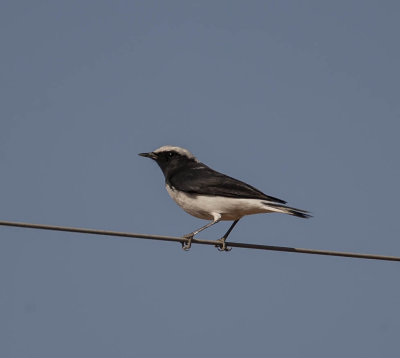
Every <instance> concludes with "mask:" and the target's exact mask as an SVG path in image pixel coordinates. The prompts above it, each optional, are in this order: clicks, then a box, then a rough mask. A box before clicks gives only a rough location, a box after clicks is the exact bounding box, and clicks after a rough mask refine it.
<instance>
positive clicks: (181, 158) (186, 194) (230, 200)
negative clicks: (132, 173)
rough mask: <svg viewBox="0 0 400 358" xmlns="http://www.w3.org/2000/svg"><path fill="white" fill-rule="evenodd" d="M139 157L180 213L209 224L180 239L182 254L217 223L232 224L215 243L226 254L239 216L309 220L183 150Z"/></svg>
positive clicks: (164, 149)
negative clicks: (152, 165) (147, 161)
mask: <svg viewBox="0 0 400 358" xmlns="http://www.w3.org/2000/svg"><path fill="white" fill-rule="evenodd" d="M139 155H141V156H142V157H147V158H151V159H153V160H155V161H156V162H157V164H158V165H159V166H160V168H161V170H162V172H163V173H164V176H165V185H166V189H167V191H168V194H169V195H170V196H171V198H172V199H174V200H175V202H176V203H177V204H178V205H179V206H180V207H181V208H182V209H183V210H185V211H186V212H187V213H188V214H190V215H193V216H195V217H197V218H199V219H204V220H211V221H210V222H209V223H208V224H207V225H204V226H202V227H201V228H199V229H197V230H195V231H193V232H191V233H189V234H187V235H184V237H185V238H187V239H188V240H187V242H186V243H185V244H182V247H183V249H184V250H189V248H190V246H191V242H192V239H193V237H194V236H195V235H197V234H198V233H199V232H200V231H203V230H204V229H207V228H208V227H210V226H211V225H214V224H216V223H217V222H219V221H221V220H233V224H232V225H231V226H230V228H229V229H228V231H227V232H226V233H225V235H224V236H223V237H222V238H221V239H219V240H217V241H216V242H217V244H218V246H217V247H218V249H219V250H221V251H228V248H227V246H226V243H225V240H226V238H227V237H228V235H229V234H230V233H231V231H232V229H233V228H234V226H235V225H236V224H237V223H238V221H239V220H240V219H241V218H242V217H243V216H246V215H251V214H260V213H272V212H275V213H284V214H289V215H293V216H298V217H300V218H309V217H311V215H310V214H309V213H308V212H307V211H305V210H300V209H295V208H292V207H290V206H286V205H285V204H286V201H283V200H281V199H278V198H274V197H273V196H269V195H266V194H264V193H263V192H261V191H260V190H258V189H256V188H254V187H253V186H251V185H249V184H246V183H244V182H242V181H240V180H237V179H234V178H231V177H229V176H227V175H225V174H222V173H219V172H217V171H215V170H213V169H211V168H209V167H208V166H207V165H205V164H203V163H201V162H200V161H199V160H198V159H197V158H196V157H195V156H194V155H193V154H192V153H190V152H189V151H188V150H187V149H184V148H180V147H175V146H170V145H166V146H163V147H160V148H158V149H156V150H155V151H154V152H150V153H140V154H139Z"/></svg>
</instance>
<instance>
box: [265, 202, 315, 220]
mask: <svg viewBox="0 0 400 358" xmlns="http://www.w3.org/2000/svg"><path fill="white" fill-rule="evenodd" d="M263 203H264V204H265V205H266V206H268V207H269V208H271V211H276V212H278V213H284V214H289V215H293V216H297V217H299V218H303V219H309V218H312V215H311V214H310V213H309V212H308V211H306V210H301V209H296V208H292V207H290V206H284V205H279V204H276V203H270V202H268V201H264V202H263ZM273 209H276V210H273Z"/></svg>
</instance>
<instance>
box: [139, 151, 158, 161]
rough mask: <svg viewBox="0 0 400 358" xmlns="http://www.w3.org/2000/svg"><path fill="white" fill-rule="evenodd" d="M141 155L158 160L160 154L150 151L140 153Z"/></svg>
mask: <svg viewBox="0 0 400 358" xmlns="http://www.w3.org/2000/svg"><path fill="white" fill-rule="evenodd" d="M139 155H140V156H141V157H146V158H151V159H154V160H156V159H157V158H158V155H157V154H156V153H153V152H150V153H139Z"/></svg>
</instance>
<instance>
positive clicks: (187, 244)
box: [181, 234, 194, 251]
mask: <svg viewBox="0 0 400 358" xmlns="http://www.w3.org/2000/svg"><path fill="white" fill-rule="evenodd" d="M193 236H194V235H193V234H188V235H184V236H183V237H184V238H185V239H188V240H187V241H185V242H181V244H182V249H183V250H185V251H189V250H190V248H191V247H192V239H193Z"/></svg>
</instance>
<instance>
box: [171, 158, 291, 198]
mask: <svg viewBox="0 0 400 358" xmlns="http://www.w3.org/2000/svg"><path fill="white" fill-rule="evenodd" d="M167 182H168V184H170V185H172V186H173V187H175V188H176V189H178V190H181V191H184V192H186V193H193V194H200V195H210V196H224V197H228V198H246V199H261V200H267V201H270V202H274V203H280V204H286V201H284V200H281V199H278V198H275V197H273V196H269V195H266V194H264V193H263V192H261V191H260V190H258V189H256V188H254V187H253V186H251V185H249V184H246V183H244V182H242V181H240V180H237V179H234V178H232V177H230V176H228V175H225V174H222V173H219V172H217V171H215V170H213V169H211V168H209V167H207V166H206V165H204V164H202V163H196V166H194V167H193V168H191V170H180V171H177V172H175V173H174V175H172V176H171V177H170V178H168V179H167Z"/></svg>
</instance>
